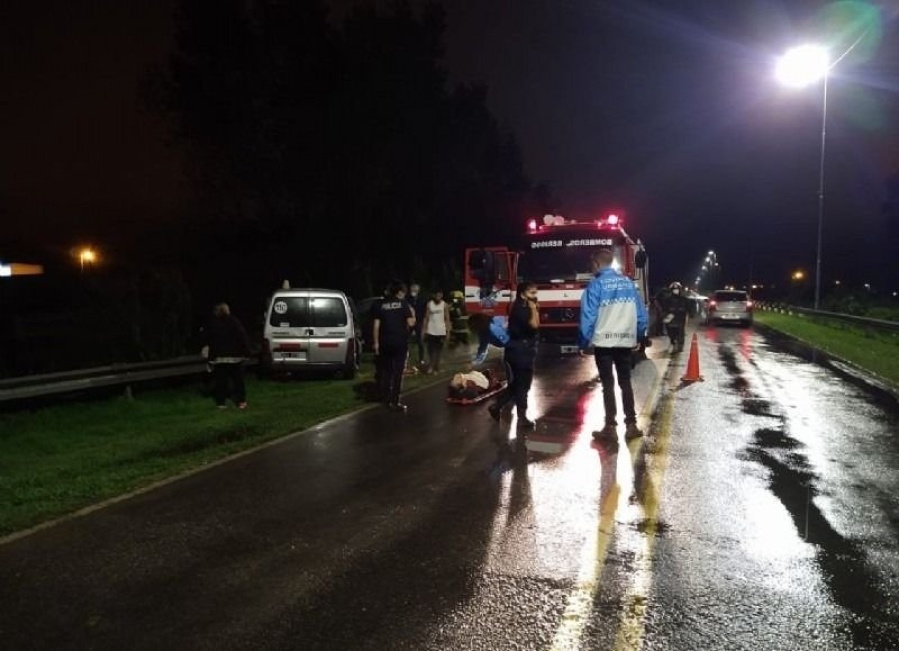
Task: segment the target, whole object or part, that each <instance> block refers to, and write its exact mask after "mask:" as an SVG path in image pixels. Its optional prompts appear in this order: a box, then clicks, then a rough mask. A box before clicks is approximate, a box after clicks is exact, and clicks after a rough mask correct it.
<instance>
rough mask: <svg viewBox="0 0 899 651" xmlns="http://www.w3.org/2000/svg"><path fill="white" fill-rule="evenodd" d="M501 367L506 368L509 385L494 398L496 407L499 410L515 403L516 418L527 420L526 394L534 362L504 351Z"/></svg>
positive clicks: (529, 385)
mask: <svg viewBox="0 0 899 651" xmlns="http://www.w3.org/2000/svg"><path fill="white" fill-rule="evenodd" d="M503 365H504V366H505V367H506V381H507V382H508V383H509V384H508V386H507V387H506V389H505V390H504V391H503V392H502V393H500V394H499V396H498V397H497V398H496V405H497V407H499V408H500V409H502V408H503V407H505V406H506V405H507V404H509V403H510V402H513V401H514V403H515V407H516V409H517V410H518V418H527V413H528V393H529V392H530V390H531V384H532V383H533V381H534V362H533V360H529V359H527V358H525V359H522V355H520V354H519V355H515V354H510V351H509V350H508V349H506V354H504V355H503Z"/></svg>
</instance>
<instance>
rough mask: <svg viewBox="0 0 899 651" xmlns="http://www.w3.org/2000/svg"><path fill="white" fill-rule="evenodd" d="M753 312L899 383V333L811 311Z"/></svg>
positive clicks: (769, 323) (775, 326)
mask: <svg viewBox="0 0 899 651" xmlns="http://www.w3.org/2000/svg"><path fill="white" fill-rule="evenodd" d="M754 316H755V320H756V321H757V322H758V323H761V324H763V325H766V326H768V327H770V328H773V329H775V330H778V331H780V332H783V333H785V334H788V335H790V336H792V337H795V338H796V339H799V340H800V341H804V342H806V343H808V344H810V345H812V346H814V347H815V348H818V349H820V350H823V351H824V352H826V353H829V354H831V355H833V356H835V357H839V358H841V359H843V360H846V361H847V362H850V363H851V364H853V365H855V366H858V367H859V368H862V369H864V370H866V371H868V372H869V373H873V374H874V375H876V376H878V377H879V378H881V379H883V380H886V381H888V382H890V383H891V384H893V385H895V386H897V387H899V333H890V332H885V331H883V330H878V329H874V328H868V327H865V326H861V325H856V324H852V323H846V322H844V321H839V320H836V319H828V318H826V317H816V316H809V315H800V314H784V313H780V312H769V311H763V310H759V311H757V312H756V313H755V315H754ZM871 318H877V317H873V316H872V317H871ZM880 318H883V317H880Z"/></svg>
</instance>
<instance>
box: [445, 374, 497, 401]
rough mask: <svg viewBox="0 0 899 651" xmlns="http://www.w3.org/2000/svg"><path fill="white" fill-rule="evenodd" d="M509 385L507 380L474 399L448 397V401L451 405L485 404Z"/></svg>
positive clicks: (494, 385)
mask: <svg viewBox="0 0 899 651" xmlns="http://www.w3.org/2000/svg"><path fill="white" fill-rule="evenodd" d="M507 384H508V383H507V382H506V381H505V380H500V381H498V382H497V383H496V384H493V385H491V386H489V387H487V389H486V390H485V391H484V392H483V393H479V394H478V395H476V396H474V397H473V398H462V397H458V396H447V397H446V401H447V402H448V403H449V404H451V405H476V404H478V403H479V402H484V401H485V400H486V399H487V398H490V397H492V396H495V395H496V394H497V393H499V392H500V391H502V390H503V389H505V388H506V385H507Z"/></svg>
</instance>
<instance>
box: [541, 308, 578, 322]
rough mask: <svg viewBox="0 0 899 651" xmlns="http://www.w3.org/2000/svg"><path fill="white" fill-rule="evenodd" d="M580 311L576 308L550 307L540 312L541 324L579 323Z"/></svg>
mask: <svg viewBox="0 0 899 651" xmlns="http://www.w3.org/2000/svg"><path fill="white" fill-rule="evenodd" d="M580 317H581V315H580V310H579V309H578V308H576V307H550V308H544V309H541V310H540V323H541V324H546V325H548V324H552V323H577V322H578V320H579V319H580Z"/></svg>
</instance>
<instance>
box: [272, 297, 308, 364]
mask: <svg viewBox="0 0 899 651" xmlns="http://www.w3.org/2000/svg"><path fill="white" fill-rule="evenodd" d="M268 325H269V328H270V332H271V343H270V345H271V351H272V363H273V364H275V365H278V364H288V365H289V364H301V363H306V362H308V361H309V337H310V333H311V331H312V329H311V319H310V316H309V294H308V292H298V291H292V292H290V293H289V294H278V295H276V296H275V297H274V298H273V300H272V308H271V312H270V313H269V323H268Z"/></svg>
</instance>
